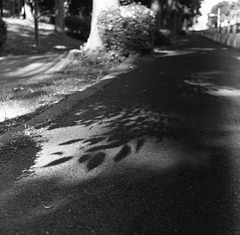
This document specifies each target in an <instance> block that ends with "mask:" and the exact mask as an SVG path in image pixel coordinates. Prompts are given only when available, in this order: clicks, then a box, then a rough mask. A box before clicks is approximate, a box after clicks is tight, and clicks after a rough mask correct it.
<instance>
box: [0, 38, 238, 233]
mask: <svg viewBox="0 0 240 235" xmlns="http://www.w3.org/2000/svg"><path fill="white" fill-rule="evenodd" d="M239 65H240V51H237V50H234V49H231V48H227V47H225V46H223V45H220V44H217V43H214V42H212V41H209V40H208V39H204V38H202V37H200V36H196V35H192V36H188V37H183V38H179V40H178V41H177V42H176V43H174V44H173V45H172V46H171V47H170V48H168V49H166V50H163V49H161V50H160V49H156V50H155V53H153V54H152V55H146V56H144V57H142V58H141V59H140V60H139V61H138V63H137V65H136V67H135V69H133V70H132V71H131V72H130V73H127V74H123V75H120V76H119V77H118V78H116V79H114V80H113V81H112V82H111V83H110V84H108V85H107V86H106V87H105V88H103V89H102V90H101V91H99V92H97V93H96V94H95V95H93V96H91V97H90V98H88V99H86V100H84V101H81V102H79V104H78V105H76V106H74V107H73V108H72V109H71V110H70V111H69V112H68V113H66V114H64V115H63V116H62V117H59V118H58V119H56V120H54V122H52V123H51V125H50V124H49V125H46V127H44V128H42V129H38V130H28V131H26V132H25V134H26V135H25V136H24V135H23V136H20V139H16V140H15V141H12V143H9V145H7V146H5V147H4V148H2V149H1V150H0V157H1V158H0V186H1V191H0V234H126V235H127V234H141V235H143V234H164V235H165V234H183V235H188V234H189V235H192V234H199V235H200V234H201V235H202V234H211V235H214V234H216V235H219V234H224V235H225V234H240V160H239V153H240V151H239V143H240V141H239V139H240V138H239V137H240V134H239V133H240V129H239V124H238V123H239V122H240V82H239V78H240V66H239ZM33 140H35V141H37V142H38V144H37V145H36V144H35V142H34V141H33Z"/></svg>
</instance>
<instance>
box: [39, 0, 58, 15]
mask: <svg viewBox="0 0 240 235" xmlns="http://www.w3.org/2000/svg"><path fill="white" fill-rule="evenodd" d="M38 6H39V10H40V12H41V13H43V14H54V7H55V0H39V1H38Z"/></svg>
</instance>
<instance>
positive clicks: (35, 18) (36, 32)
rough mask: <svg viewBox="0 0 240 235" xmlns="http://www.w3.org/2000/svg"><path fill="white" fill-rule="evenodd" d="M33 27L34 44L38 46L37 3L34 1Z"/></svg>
mask: <svg viewBox="0 0 240 235" xmlns="http://www.w3.org/2000/svg"><path fill="white" fill-rule="evenodd" d="M34 26H35V44H36V47H38V46H39V35H38V1H37V0H34Z"/></svg>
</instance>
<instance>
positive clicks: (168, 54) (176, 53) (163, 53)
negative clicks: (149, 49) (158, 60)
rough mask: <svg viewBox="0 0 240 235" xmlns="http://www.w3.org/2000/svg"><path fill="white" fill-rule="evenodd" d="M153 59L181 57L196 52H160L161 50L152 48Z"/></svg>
mask: <svg viewBox="0 0 240 235" xmlns="http://www.w3.org/2000/svg"><path fill="white" fill-rule="evenodd" d="M153 51H154V53H156V54H155V55H154V57H168V56H182V55H189V54H192V53H195V52H196V51H187V50H162V49H161V48H154V50H153Z"/></svg>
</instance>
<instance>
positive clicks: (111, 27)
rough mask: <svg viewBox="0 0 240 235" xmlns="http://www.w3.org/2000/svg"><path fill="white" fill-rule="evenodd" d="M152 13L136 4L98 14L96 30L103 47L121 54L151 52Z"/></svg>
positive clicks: (152, 37)
mask: <svg viewBox="0 0 240 235" xmlns="http://www.w3.org/2000/svg"><path fill="white" fill-rule="evenodd" d="M154 20H155V17H154V13H153V11H151V10H150V9H148V8H147V7H145V6H142V5H140V4H137V3H132V4H129V5H124V6H120V7H118V8H110V9H107V10H104V11H102V12H101V13H100V15H99V17H98V29H99V33H100V36H101V38H102V40H103V43H104V46H105V47H106V48H108V49H110V50H113V51H118V52H120V53H121V54H128V53H129V52H144V51H147V50H151V49H152V47H153V41H154V26H155V22H154Z"/></svg>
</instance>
